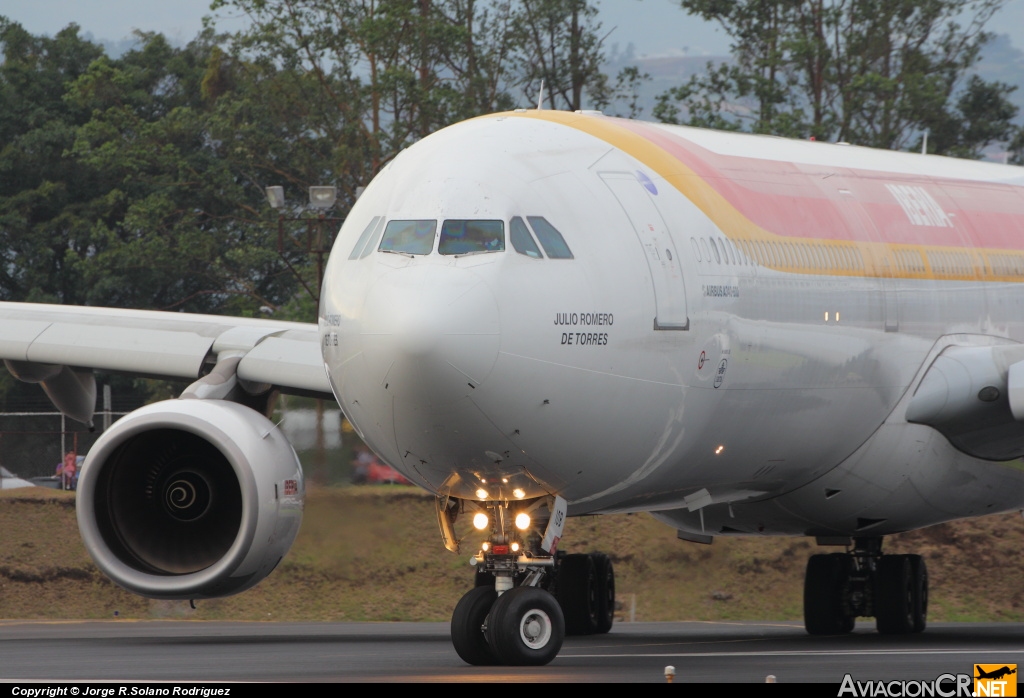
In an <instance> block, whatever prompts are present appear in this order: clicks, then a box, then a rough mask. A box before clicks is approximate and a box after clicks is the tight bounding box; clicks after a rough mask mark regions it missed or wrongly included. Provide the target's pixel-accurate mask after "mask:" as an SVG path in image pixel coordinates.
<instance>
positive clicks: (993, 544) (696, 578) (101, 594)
mask: <svg viewBox="0 0 1024 698" xmlns="http://www.w3.org/2000/svg"><path fill="white" fill-rule="evenodd" d="M1021 541H1024V519H1022V517H1021V516H1020V515H1019V514H1012V515H1001V516H993V517H987V518H983V519H975V520H971V521H962V522H956V523H952V524H943V525H940V526H935V527H933V528H930V529H925V530H923V531H916V532H913V533H908V534H904V535H901V536H894V537H893V538H892V539H890V540H887V542H886V550H887V551H889V552H917V553H920V554H922V555H924V557H925V559H926V560H927V564H928V570H929V574H930V576H931V613H930V617H931V619H932V620H979V621H980V620H1014V621H1019V620H1024V608H1022V602H1024V591H1022V589H1021V585H1020V582H1019V580H1020V579H1021V578H1022V576H1024V558H1022V556H1021V555H1020V549H1021ZM477 543H478V541H477V540H476V539H475V538H474V537H473V536H467V538H466V539H465V541H464V543H463V552H462V553H461V554H459V555H455V554H453V553H449V552H447V551H446V550H445V549H444V548H443V547H442V545H441V541H440V535H439V533H438V531H437V526H436V523H435V518H434V505H433V500H432V499H431V498H430V497H429V496H427V495H425V494H421V493H419V492H418V491H415V490H411V489H409V488H402V487H346V488H324V489H313V490H312V491H311V492H310V494H309V497H308V499H307V506H306V512H305V517H304V520H303V524H302V529H301V531H300V533H299V537H298V539H297V540H296V542H295V545H294V546H293V547H292V550H291V552H289V554H288V555H287V557H285V559H284V561H283V562H282V563H281V565H280V566H279V568H278V569H277V570H276V571H275V572H274V573H273V574H271V575H270V577H268V578H267V579H266V580H264V581H263V582H262V583H261V584H259V585H258V586H257V587H256V588H255V589H252V590H250V591H247V592H245V593H242V594H239V595H238V596H233V597H230V598H227V599H218V600H211V601H200V602H197V604H196V605H197V606H198V608H197V609H195V610H193V609H191V608H190V607H189V604H188V602H187V601H173V602H170V601H152V600H148V599H143V598H140V597H137V596H135V595H133V594H129V593H128V592H125V591H123V590H121V589H119V588H118V587H116V586H115V585H114V584H112V583H111V582H109V581H108V580H107V579H106V577H105V576H104V575H103V574H102V573H101V572H100V571H99V570H98V569H97V568H96V566H95V565H94V564H93V563H92V561H91V560H90V558H89V556H88V554H87V553H86V552H85V550H84V548H83V547H82V543H81V539H80V538H79V536H78V530H77V525H76V521H75V509H74V497H73V495H72V494H70V493H65V492H58V491H54V490H33V491H29V490H14V491H6V492H3V493H0V618H3V619H30V618H51V619H95V618H113V617H122V618H194V619H234V620H325V621H326V620H377V621H387V620H436V621H445V620H448V619H449V617H450V613H451V609H452V608H453V607H454V605H455V603H456V601H458V599H459V597H460V596H461V595H462V593H464V592H465V591H466V590H467V589H468V588H469V587H470V585H471V584H472V568H471V567H470V566H469V564H468V561H469V558H470V556H471V555H472V554H473V553H474V552H475V550H476V547H475V546H476V545H477ZM563 546H564V548H565V549H567V550H569V551H571V552H583V551H591V550H601V551H604V552H607V553H608V554H609V555H610V556H611V558H612V560H613V562H614V564H615V571H616V586H617V589H618V595H619V600H620V602H621V603H622V606H623V609H622V615H623V616H625V617H628V616H629V615H630V613H632V614H633V616H634V617H635V619H636V620H638V621H640V620H716V619H722V620H737V619H746V620H784V619H792V620H798V619H800V617H801V613H802V600H801V599H802V584H803V570H804V566H805V565H806V562H807V557H808V555H811V554H813V553H814V552H818V551H819V550H820V549H819V548H817V547H816V546H815V545H814V542H813V541H812V540H808V539H804V538H757V539H749V538H748V539H723V538H719V539H717V540H716V541H715V543H714V544H713V545H710V546H702V545H696V544H693V543H685V542H683V541H680V540H677V539H676V537H675V532H674V531H673V530H672V529H670V528H668V527H666V526H664V525H662V524H659V523H657V522H656V521H654V520H653V519H651V518H650V517H648V516H646V515H641V514H638V515H616V516H605V517H584V518H578V519H571V520H570V521H569V524H568V525H567V528H566V534H565V536H564V538H563ZM826 551H827V550H826Z"/></svg>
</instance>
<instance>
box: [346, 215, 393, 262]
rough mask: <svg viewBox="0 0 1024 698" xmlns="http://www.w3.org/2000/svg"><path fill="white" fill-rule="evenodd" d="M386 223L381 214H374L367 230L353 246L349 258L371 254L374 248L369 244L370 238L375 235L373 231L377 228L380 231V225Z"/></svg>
mask: <svg viewBox="0 0 1024 698" xmlns="http://www.w3.org/2000/svg"><path fill="white" fill-rule="evenodd" d="M383 224H384V219H383V218H381V217H380V216H374V217H373V218H372V219H371V220H370V222H369V223H368V224H367V225H366V230H364V231H363V234H362V235H360V236H359V239H358V240H356V246H355V247H353V248H352V254H350V255H349V256H348V258H349V259H358V258H362V257H365V256H366V255H367V254H369V252H370V250H372V249H373V248H372V247H371V246H370V245H369V242H370V238H371V237H372V236H373V232H374V231H375V230H376V231H377V232H378V233H379V232H380V226H382V225H383Z"/></svg>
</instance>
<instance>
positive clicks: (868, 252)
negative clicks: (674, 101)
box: [482, 110, 1024, 282]
mask: <svg viewBox="0 0 1024 698" xmlns="http://www.w3.org/2000/svg"><path fill="white" fill-rule="evenodd" d="M493 116H503V117H510V116H513V117H519V118H527V119H538V120H540V121H547V122H551V123H557V124H561V125H563V126H568V127H570V128H573V129H576V130H577V131H581V132H583V133H587V134H589V135H591V136H594V137H595V138H598V139H600V140H602V141H604V142H605V143H608V144H609V145H611V146H613V147H615V148H618V149H619V150H621V151H622V152H624V153H626V154H628V155H630V156H631V157H633V158H635V159H636V160H638V161H639V162H642V163H643V164H644V165H645V166H646V167H648V168H650V169H651V170H652V171H653V172H655V173H656V174H657V175H658V176H660V177H661V178H662V179H663V180H664V181H665V182H667V183H668V184H670V185H671V186H672V187H673V188H675V189H676V190H678V191H679V192H680V193H681V194H682V195H683V196H685V197H686V198H688V199H689V200H690V201H692V202H693V204H694V205H696V206H697V207H698V208H699V209H700V210H701V211H702V212H703V213H704V214H705V215H706V216H707V217H708V218H709V219H710V220H711V221H712V222H713V223H714V224H715V225H716V226H717V227H718V229H719V230H720V231H721V232H722V234H723V235H725V236H726V237H727V238H728V239H729V240H730V241H731V242H732V244H733V245H734V246H735V247H736V249H739V250H741V251H742V252H743V253H744V254H745V255H746V256H747V258H748V259H751V260H753V261H755V262H756V263H757V264H758V265H759V266H762V267H766V268H769V269H774V270H777V271H781V272H788V273H794V274H818V275H828V276H858V277H864V276H867V277H879V278H904V279H941V280H949V281H979V280H981V281H1009V282H1024V253H1022V252H1020V251H1018V250H986V249H977V248H970V247H936V246H930V245H911V244H897V243H879V242H869V241H852V240H830V239H825V238H803V237H800V238H797V237H788V236H785V235H779V234H776V233H772V232H770V231H768V230H765V229H764V228H762V227H761V226H759V225H757V224H756V223H754V222H753V221H751V220H750V219H749V218H747V217H746V216H745V215H743V213H741V212H740V211H739V210H737V209H736V207H735V206H733V205H732V203H730V202H729V201H728V200H727V199H726V198H725V197H724V196H722V194H721V193H719V192H718V191H717V190H716V189H715V188H714V187H712V186H711V185H709V184H708V183H707V182H706V181H704V179H703V178H702V177H701V176H700V175H698V174H697V173H696V172H694V171H693V170H692V169H691V168H689V167H688V166H687V165H686V164H685V163H683V162H681V161H680V160H679V159H678V158H676V157H675V156H673V155H672V154H670V153H668V152H666V151H665V150H664V149H662V148H661V147H659V146H658V145H656V144H654V143H652V142H651V141H649V140H648V139H646V138H644V137H643V136H641V135H640V134H637V133H634V132H633V131H630V130H629V129H627V128H624V127H622V126H620V125H619V124H617V123H616V122H615V121H614V120H612V119H609V118H605V117H601V116H593V115H588V114H576V113H574V112H562V111H553V110H528V111H518V112H514V113H504V114H498V115H492V116H491V117H482V118H492V117H493Z"/></svg>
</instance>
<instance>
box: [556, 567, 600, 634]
mask: <svg viewBox="0 0 1024 698" xmlns="http://www.w3.org/2000/svg"><path fill="white" fill-rule="evenodd" d="M557 596H558V604H559V605H560V606H561V607H562V614H563V615H564V616H565V632H566V635H593V634H594V633H596V632H597V619H598V584H597V577H596V575H595V574H594V560H593V558H592V557H591V556H590V555H585V554H580V553H577V554H573V555H566V556H565V558H563V559H562V561H561V564H559V566H558V582H557Z"/></svg>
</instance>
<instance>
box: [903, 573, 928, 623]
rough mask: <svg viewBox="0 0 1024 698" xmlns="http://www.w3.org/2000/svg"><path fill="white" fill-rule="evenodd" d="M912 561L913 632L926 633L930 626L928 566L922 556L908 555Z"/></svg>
mask: <svg viewBox="0 0 1024 698" xmlns="http://www.w3.org/2000/svg"><path fill="white" fill-rule="evenodd" d="M907 558H908V559H909V560H910V592H911V613H912V617H913V625H914V627H913V632H915V633H921V632H924V629H925V627H927V625H928V566H927V565H925V563H924V558H923V557H921V556H920V555H907Z"/></svg>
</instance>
